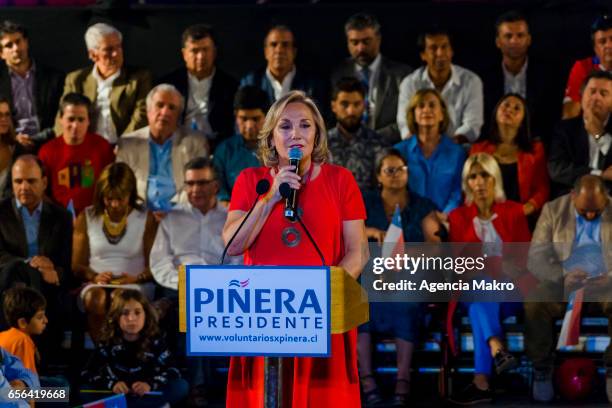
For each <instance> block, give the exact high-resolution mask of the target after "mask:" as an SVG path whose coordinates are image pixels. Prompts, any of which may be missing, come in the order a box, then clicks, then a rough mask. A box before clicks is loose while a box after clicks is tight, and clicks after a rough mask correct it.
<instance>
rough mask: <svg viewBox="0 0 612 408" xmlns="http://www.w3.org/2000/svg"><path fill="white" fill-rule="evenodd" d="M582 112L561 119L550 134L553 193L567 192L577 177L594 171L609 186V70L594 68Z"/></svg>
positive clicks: (611, 76) (611, 180) (611, 82)
mask: <svg viewBox="0 0 612 408" xmlns="http://www.w3.org/2000/svg"><path fill="white" fill-rule="evenodd" d="M581 106H582V115H581V116H579V117H577V118H573V119H566V120H562V121H561V123H560V124H559V126H557V128H556V129H555V132H554V133H553V137H552V143H551V148H550V155H549V158H548V171H549V173H550V179H551V180H552V181H553V183H554V184H553V188H552V192H553V196H555V197H558V196H559V195H561V194H564V193H567V192H568V191H569V189H570V188H571V187H572V185H573V184H574V182H575V181H576V179H578V178H579V177H581V176H583V175H585V174H595V175H598V176H601V178H602V179H604V181H605V183H606V186H607V188H608V191H610V189H611V188H612V152H610V146H611V145H612V120H610V113H611V112H612V73H610V72H606V71H593V72H592V73H591V74H589V76H588V77H587V78H586V80H585V82H584V85H583V89H582V96H581Z"/></svg>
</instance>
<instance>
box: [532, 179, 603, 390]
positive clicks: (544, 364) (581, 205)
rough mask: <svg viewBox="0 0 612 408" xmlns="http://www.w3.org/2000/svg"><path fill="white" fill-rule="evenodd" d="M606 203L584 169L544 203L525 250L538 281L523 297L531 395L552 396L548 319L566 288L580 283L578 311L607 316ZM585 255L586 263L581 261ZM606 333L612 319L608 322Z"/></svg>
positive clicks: (561, 305) (558, 310)
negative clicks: (570, 185) (568, 186)
mask: <svg viewBox="0 0 612 408" xmlns="http://www.w3.org/2000/svg"><path fill="white" fill-rule="evenodd" d="M611 242H612V202H611V201H610V197H609V196H608V194H607V192H606V188H605V185H604V183H603V180H602V179H601V178H600V177H598V176H595V175H591V174H587V175H585V176H582V177H581V178H579V179H578V180H577V181H576V184H575V186H574V189H573V191H572V192H571V193H570V194H566V195H564V196H562V197H559V198H557V199H556V200H553V201H551V202H548V203H546V204H545V205H544V207H543V209H542V214H541V215H540V218H539V220H538V223H537V226H536V229H535V231H534V233H533V237H532V240H531V246H530V249H529V257H528V267H529V270H530V271H531V272H532V273H533V274H534V275H535V276H536V277H537V278H538V279H539V280H540V285H539V286H538V287H537V288H536V289H535V290H534V291H533V292H532V293H531V294H529V295H528V297H527V301H526V302H525V304H524V306H525V351H526V353H527V356H528V357H529V358H530V359H531V361H532V362H533V367H534V370H535V375H534V383H533V390H532V391H533V397H534V399H535V400H536V401H541V402H545V401H550V400H552V399H553V398H554V390H553V385H552V373H553V366H554V353H553V351H554V347H553V346H554V339H555V336H554V323H555V321H556V320H557V319H560V318H562V317H563V315H564V313H565V310H566V303H565V301H567V299H568V296H569V294H570V293H572V292H574V291H575V290H576V289H579V288H584V300H585V302H584V303H582V302H581V301H579V302H580V304H581V305H582V310H583V313H597V314H598V315H601V314H602V312H603V314H604V316H606V317H608V319H609V320H610V321H612V302H610V297H609V296H610V295H609V294H610V293H611V292H610V289H612V275H611V274H612V251H611V248H610V243H611ZM585 259H588V261H587V262H584V260H585ZM608 333H609V334H610V335H612V324H611V325H609V326H608ZM604 362H605V364H606V367H607V368H608V372H607V379H606V389H607V393H608V400H609V401H611V402H612V371H611V368H612V345H609V346H608V347H607V349H606V351H605V353H604Z"/></svg>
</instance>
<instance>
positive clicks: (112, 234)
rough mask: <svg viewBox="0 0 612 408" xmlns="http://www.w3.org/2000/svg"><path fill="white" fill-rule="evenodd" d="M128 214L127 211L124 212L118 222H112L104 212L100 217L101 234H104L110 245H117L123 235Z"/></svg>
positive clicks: (106, 212)
mask: <svg viewBox="0 0 612 408" xmlns="http://www.w3.org/2000/svg"><path fill="white" fill-rule="evenodd" d="M128 213H129V211H126V212H125V215H124V216H123V217H121V220H119V222H113V221H111V219H110V216H109V215H108V211H106V210H104V214H103V215H102V232H104V236H105V237H106V240H107V241H108V242H109V243H110V244H112V245H117V244H118V243H119V241H121V238H123V236H124V235H125V232H126V231H127V218H128Z"/></svg>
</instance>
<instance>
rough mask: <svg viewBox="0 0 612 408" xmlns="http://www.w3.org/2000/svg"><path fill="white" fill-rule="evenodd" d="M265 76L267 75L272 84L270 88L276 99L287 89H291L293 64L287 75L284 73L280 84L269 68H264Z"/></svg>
mask: <svg viewBox="0 0 612 408" xmlns="http://www.w3.org/2000/svg"><path fill="white" fill-rule="evenodd" d="M266 76H267V77H268V80H269V81H270V84H272V88H273V89H274V99H275V100H278V99H279V98H280V97H282V96H283V95H285V94H287V93H289V91H290V90H291V83H292V82H293V78H295V65H294V66H293V69H292V70H291V71H289V72H288V73H287V75H285V77H284V78H283V83H282V84H281V83H280V82H278V81H277V80H276V78H274V76H273V75H272V73H271V72H270V69H269V68H266Z"/></svg>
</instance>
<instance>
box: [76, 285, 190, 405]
mask: <svg viewBox="0 0 612 408" xmlns="http://www.w3.org/2000/svg"><path fill="white" fill-rule="evenodd" d="M83 378H84V380H85V381H87V382H88V384H89V385H88V387H87V388H95V389H99V390H104V391H106V392H108V391H109V390H110V391H112V392H113V393H115V394H119V393H122V394H126V398H127V402H128V406H129V407H139V406H142V407H155V406H157V407H159V406H163V405H164V404H167V403H169V404H177V403H179V402H180V401H182V400H183V399H184V398H185V397H186V396H187V393H188V390H189V385H188V383H187V382H186V381H185V380H183V379H181V378H180V373H179V371H178V370H177V369H176V368H174V367H172V366H171V364H170V352H169V350H168V348H167V347H166V344H165V342H164V340H163V338H162V337H161V335H160V332H159V326H158V324H157V314H156V312H155V310H154V309H153V307H152V306H151V304H150V303H149V301H148V300H147V298H146V297H145V296H144V295H143V294H142V293H141V292H140V291H138V290H133V289H125V290H121V289H120V290H117V291H116V292H115V294H114V296H113V300H112V303H111V307H110V310H109V312H108V316H107V320H106V322H105V324H104V326H103V328H102V336H101V341H100V343H99V344H97V347H96V351H95V353H94V355H93V356H92V359H91V360H90V363H89V365H88V367H87V369H86V370H85V371H84V372H83ZM88 396H90V397H94V399H95V398H99V397H101V396H100V395H97V396H96V395H93V394H89V395H88ZM102 397H103V396H102Z"/></svg>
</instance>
